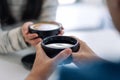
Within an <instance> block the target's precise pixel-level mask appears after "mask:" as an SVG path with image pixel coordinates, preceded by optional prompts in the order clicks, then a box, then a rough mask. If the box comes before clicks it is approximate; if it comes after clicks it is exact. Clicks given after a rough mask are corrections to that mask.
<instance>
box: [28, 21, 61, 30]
mask: <svg viewBox="0 0 120 80" xmlns="http://www.w3.org/2000/svg"><path fill="white" fill-rule="evenodd" d="M40 24H53V25H57V26H58V28H56V29H51V30H37V29H33V28H32V27H34V26H39V25H40ZM62 27H63V26H62V24H61V23H58V22H55V21H42V22H39V23H35V24H32V25H30V26H29V28H30V29H32V30H36V31H43V32H44V31H45V32H46V31H53V30H58V29H61V28H62Z"/></svg>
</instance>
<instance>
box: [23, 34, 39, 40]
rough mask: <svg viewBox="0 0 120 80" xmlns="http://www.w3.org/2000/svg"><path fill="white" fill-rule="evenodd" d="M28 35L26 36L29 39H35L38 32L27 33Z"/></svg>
mask: <svg viewBox="0 0 120 80" xmlns="http://www.w3.org/2000/svg"><path fill="white" fill-rule="evenodd" d="M25 36H26V38H27V39H30V40H32V39H35V38H37V37H38V34H35V33H34V34H27V35H25Z"/></svg>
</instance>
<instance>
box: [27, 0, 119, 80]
mask: <svg viewBox="0 0 120 80" xmlns="http://www.w3.org/2000/svg"><path fill="white" fill-rule="evenodd" d="M107 2H108V7H109V10H110V13H111V16H112V19H113V22H114V25H115V27H116V29H117V30H118V31H119V32H120V27H119V24H120V22H119V21H120V20H119V19H120V18H119V16H120V15H119V13H120V12H119V10H120V8H119V5H120V4H119V3H120V1H119V0H107ZM77 40H78V41H79V43H80V49H79V51H78V52H77V53H71V51H70V50H71V49H67V50H69V52H67V51H66V52H67V53H68V54H69V55H70V54H72V57H73V62H74V63H75V64H76V65H77V66H78V68H79V69H68V68H63V69H62V70H61V73H60V75H62V76H60V79H59V80H120V76H119V75H120V63H113V62H109V61H107V60H104V59H102V58H100V57H99V56H97V55H96V54H95V52H94V51H93V50H92V49H91V48H90V47H89V46H88V45H87V44H86V43H85V42H83V41H82V40H79V39H77ZM65 50H66V49H65ZM65 50H64V51H65ZM36 51H37V55H36V59H35V62H34V67H33V68H32V70H31V72H30V74H29V75H28V76H27V78H26V80H48V78H49V76H50V75H51V73H52V72H53V71H54V70H55V68H56V67H57V66H56V63H55V62H56V57H57V61H58V60H60V61H61V59H62V58H64V59H66V58H67V57H68V56H69V55H68V54H67V53H66V52H65V53H66V54H67V56H66V55H64V56H61V58H59V57H58V56H59V55H62V52H64V51H62V52H61V53H60V54H59V55H57V56H56V57H55V58H52V59H50V58H48V57H47V56H46V55H45V52H44V51H43V50H42V48H41V46H40V45H38V46H37V47H36ZM41 55H43V56H44V58H45V61H44V60H41V57H40V56H41ZM41 64H43V67H41Z"/></svg>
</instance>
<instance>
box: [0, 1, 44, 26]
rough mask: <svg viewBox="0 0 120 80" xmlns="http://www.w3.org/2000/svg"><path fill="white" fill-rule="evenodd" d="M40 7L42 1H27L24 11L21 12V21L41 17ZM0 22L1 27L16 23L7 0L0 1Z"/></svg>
mask: <svg viewBox="0 0 120 80" xmlns="http://www.w3.org/2000/svg"><path fill="white" fill-rule="evenodd" d="M42 6H43V0H27V3H26V5H25V9H24V10H23V12H22V16H21V21H28V20H37V19H38V18H39V16H40V15H41V12H42ZM0 22H1V25H12V24H14V23H16V20H15V18H14V17H13V15H12V12H11V11H10V7H9V5H8V1H7V0H1V2H0Z"/></svg>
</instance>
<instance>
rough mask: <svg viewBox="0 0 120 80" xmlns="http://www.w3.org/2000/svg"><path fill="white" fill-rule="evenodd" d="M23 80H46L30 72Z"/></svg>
mask: <svg viewBox="0 0 120 80" xmlns="http://www.w3.org/2000/svg"><path fill="white" fill-rule="evenodd" d="M25 80H47V78H45V77H43V76H42V75H40V74H38V73H36V72H31V73H30V74H29V75H28V76H27V78H26V79H25Z"/></svg>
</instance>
